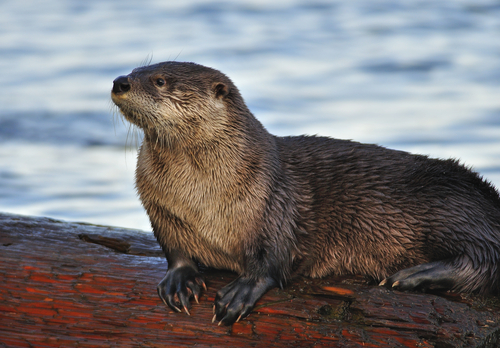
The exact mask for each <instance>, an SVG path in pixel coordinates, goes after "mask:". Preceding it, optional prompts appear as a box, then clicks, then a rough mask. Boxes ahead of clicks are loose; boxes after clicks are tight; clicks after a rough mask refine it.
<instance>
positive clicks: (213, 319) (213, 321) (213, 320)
mask: <svg viewBox="0 0 500 348" xmlns="http://www.w3.org/2000/svg"><path fill="white" fill-rule="evenodd" d="M215 318H217V314H214V317H213V318H212V323H215Z"/></svg>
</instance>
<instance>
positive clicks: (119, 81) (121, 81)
mask: <svg viewBox="0 0 500 348" xmlns="http://www.w3.org/2000/svg"><path fill="white" fill-rule="evenodd" d="M129 90H130V82H129V80H128V76H119V77H117V78H116V79H115V80H114V81H113V93H114V94H122V93H125V92H128V91H129Z"/></svg>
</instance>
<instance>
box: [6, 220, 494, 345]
mask: <svg viewBox="0 0 500 348" xmlns="http://www.w3.org/2000/svg"><path fill="white" fill-rule="evenodd" d="M166 268H167V265H166V261H165V260H164V258H163V257H162V254H161V251H160V248H159V246H158V245H157V243H156V241H155V240H154V237H153V236H152V235H151V234H147V233H141V232H137V231H134V230H126V229H120V228H112V227H105V226H94V225H88V224H76V223H66V222H60V221H56V220H52V219H47V218H33V217H24V216H16V215H7V214H0V284H1V285H0V347H3V346H5V347H33V346H34V347H60V346H65V347H70V346H78V347H106V346H144V347H165V346H170V347H176V346H178V347H183V346H192V345H197V346H198V347H209V346H214V347H220V346H232V347H248V346H266V347H289V346H293V347H311V346H314V347H336V346H338V347H357V346H362V347H434V346H439V347H475V346H481V347H495V346H496V344H497V342H498V341H499V337H500V330H499V327H500V314H498V313H499V309H500V304H499V302H498V298H494V297H493V298H480V297H473V296H467V297H465V296H460V295H451V294H442V295H441V296H438V295H432V294H417V293H402V292H396V291H390V290H386V289H383V288H380V287H377V286H369V285H367V284H366V283H365V282H364V280H363V278H361V277H328V278H326V279H321V280H311V279H305V278H299V279H296V280H295V281H294V282H292V284H290V285H289V286H288V287H287V288H285V290H272V291H270V292H269V293H268V294H266V295H265V296H264V297H263V298H262V299H261V300H260V301H259V302H258V304H257V307H256V308H255V310H254V312H253V313H252V314H251V315H250V316H249V317H248V318H247V319H246V320H244V321H242V322H240V323H236V324H235V325H233V326H232V327H226V326H218V325H217V324H212V322H211V321H212V315H213V314H212V302H213V300H214V297H215V292H216V291H217V290H218V289H219V288H221V287H222V286H224V285H225V284H227V283H228V282H229V281H230V280H232V279H234V277H235V275H234V274H231V273H228V272H220V271H206V272H205V276H206V280H207V285H208V287H209V288H208V291H207V292H204V293H203V295H202V296H201V298H200V304H199V305H198V304H193V308H192V309H191V316H188V315H186V314H185V313H174V312H172V311H171V310H170V309H168V308H167V307H165V305H164V304H163V303H162V302H161V301H160V299H159V298H158V296H157V294H156V285H157V284H158V282H159V281H160V280H161V278H162V277H163V275H164V272H165V270H166Z"/></svg>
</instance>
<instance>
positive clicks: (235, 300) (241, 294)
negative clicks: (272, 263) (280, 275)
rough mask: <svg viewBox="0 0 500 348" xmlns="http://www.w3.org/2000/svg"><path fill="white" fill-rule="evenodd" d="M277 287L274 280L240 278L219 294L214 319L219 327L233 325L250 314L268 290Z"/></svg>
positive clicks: (216, 298) (216, 297)
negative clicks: (222, 324)
mask: <svg viewBox="0 0 500 348" xmlns="http://www.w3.org/2000/svg"><path fill="white" fill-rule="evenodd" d="M276 286H277V283H276V281H275V280H274V279H272V278H260V279H252V278H247V277H239V278H237V279H235V280H234V281H232V282H231V283H230V284H228V285H226V286H225V287H223V288H222V289H221V290H219V291H218V292H217V295H216V296H215V303H214V318H213V320H212V322H214V321H215V320H217V321H219V325H220V324H221V323H224V324H225V325H231V324H233V323H234V322H235V321H236V322H237V321H239V320H240V319H243V318H245V317H246V316H248V315H249V314H250V312H251V311H252V309H253V307H254V306H255V303H256V302H257V301H258V300H259V299H260V298H261V297H262V295H264V294H265V293H266V292H267V291H268V290H270V289H272V288H274V287H276Z"/></svg>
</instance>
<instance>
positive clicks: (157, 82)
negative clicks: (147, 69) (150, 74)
mask: <svg viewBox="0 0 500 348" xmlns="http://www.w3.org/2000/svg"><path fill="white" fill-rule="evenodd" d="M165 83H166V82H165V80H164V79H162V78H161V77H160V78H158V79H156V85H158V86H160V87H161V86H163V85H164V84H165Z"/></svg>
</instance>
